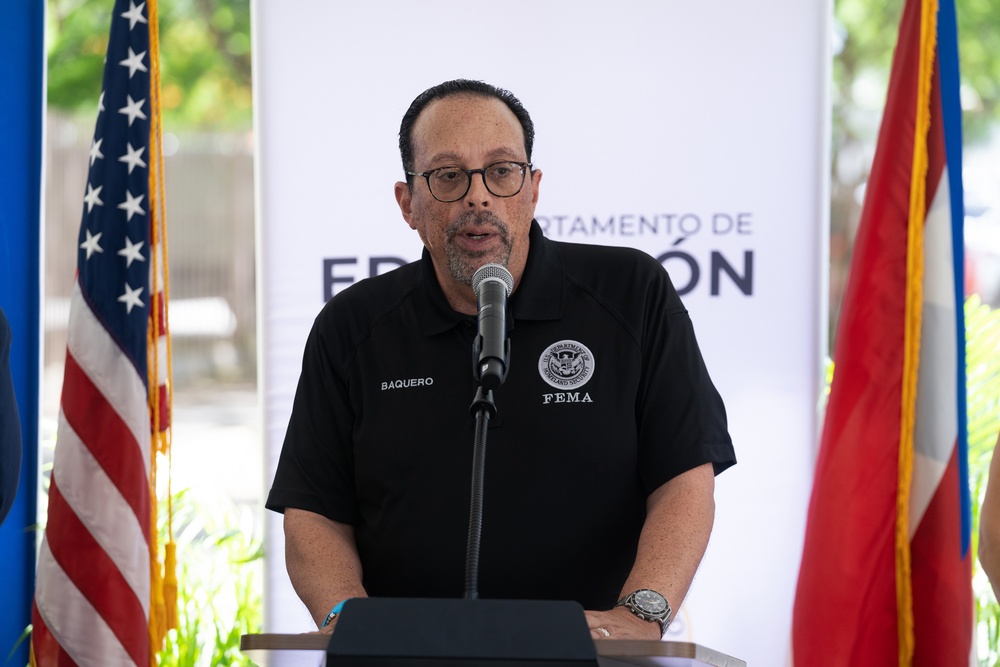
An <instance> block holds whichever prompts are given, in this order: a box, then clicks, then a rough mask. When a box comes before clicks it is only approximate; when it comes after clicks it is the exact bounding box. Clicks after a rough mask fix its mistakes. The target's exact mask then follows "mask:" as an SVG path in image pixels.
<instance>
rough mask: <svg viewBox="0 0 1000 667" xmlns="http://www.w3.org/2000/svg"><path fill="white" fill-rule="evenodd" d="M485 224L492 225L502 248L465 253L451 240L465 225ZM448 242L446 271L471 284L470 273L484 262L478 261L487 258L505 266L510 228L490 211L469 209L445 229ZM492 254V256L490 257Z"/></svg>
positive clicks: (511, 248)
mask: <svg viewBox="0 0 1000 667" xmlns="http://www.w3.org/2000/svg"><path fill="white" fill-rule="evenodd" d="M484 223H485V224H486V225H488V226H491V227H493V231H494V232H495V233H496V234H497V235H498V236H499V237H500V242H501V244H502V246H503V247H502V248H501V249H500V250H499V254H497V252H498V251H495V250H489V251H486V250H484V251H482V252H475V253H471V254H470V253H467V252H463V251H461V250H459V249H458V247H457V246H455V245H454V244H453V243H452V240H453V239H454V238H455V237H456V236H458V235H459V234H464V233H465V229H466V227H471V226H477V225H482V224H484ZM447 238H448V244H447V246H446V253H447V255H448V273H449V275H451V277H452V278H453V279H455V280H456V281H458V282H460V283H462V284H464V285H472V275H473V274H474V273H475V272H476V270H477V269H479V267H481V266H482V265H483V264H486V263H487V262H486V261H478V260H482V259H483V258H488V259H489V261H490V262H491V263H495V264H502V265H503V266H507V265H508V264H509V263H510V253H511V251H512V250H513V244H512V242H511V240H510V229H509V228H508V227H507V225H506V224H505V223H504V222H503V220H501V219H500V218H498V217H497V216H496V215H495V214H493V213H492V212H490V211H483V212H476V211H470V212H468V213H465V214H463V215H462V216H461V217H460V218H459V219H458V220H456V221H455V224H453V225H452V226H451V227H449V228H448V231H447ZM491 255H492V257H491Z"/></svg>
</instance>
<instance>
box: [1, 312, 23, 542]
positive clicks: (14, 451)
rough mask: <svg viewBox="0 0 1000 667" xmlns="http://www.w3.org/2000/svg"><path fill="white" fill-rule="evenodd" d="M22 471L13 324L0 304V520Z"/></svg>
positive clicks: (4, 516) (12, 499) (3, 515)
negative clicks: (12, 360)
mask: <svg viewBox="0 0 1000 667" xmlns="http://www.w3.org/2000/svg"><path fill="white" fill-rule="evenodd" d="M20 474H21V419H20V418H19V417H18V414H17V400H16V398H15V397H14V383H13V381H12V380H11V377H10V325H9V324H7V316H6V315H5V314H4V312H3V309H2V308H0V523H3V520H4V519H5V518H6V517H7V513H8V512H9V511H10V506H11V505H13V504H14V496H15V495H17V479H18V477H19V476H20Z"/></svg>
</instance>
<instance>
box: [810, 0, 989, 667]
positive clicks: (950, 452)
mask: <svg viewBox="0 0 1000 667" xmlns="http://www.w3.org/2000/svg"><path fill="white" fill-rule="evenodd" d="M960 112H961V110H960V108H959V103H958V49H957V34H956V24H955V5H954V0H941V3H940V7H938V2H937V1H936V0H906V3H905V7H904V9H903V16H902V21H901V24H900V29H899V39H898V42H897V45H896V52H895V55H894V58H893V65H892V73H891V76H890V81H889V92H888V97H887V101H886V107H885V112H884V115H883V118H882V127H881V129H880V132H879V138H878V145H877V148H876V153H875V159H874V162H873V164H872V171H871V178H870V179H869V182H868V187H867V190H866V192H865V203H864V208H863V212H862V215H861V223H860V226H859V229H858V235H857V240H856V244H855V249H854V257H853V260H852V265H851V274H850V280H849V283H848V287H847V292H846V294H845V296H844V304H843V309H842V313H841V317H840V324H839V329H838V333H837V343H836V349H835V353H834V361H835V362H836V371H835V373H834V378H833V385H832V387H831V392H830V401H829V405H828V407H827V412H826V420H825V423H824V428H823V436H822V441H821V445H820V451H819V459H818V461H817V464H816V475H815V481H814V485H813V491H812V498H811V501H810V504H809V513H808V522H807V525H806V539H805V547H804V551H803V556H802V566H801V570H800V572H799V581H798V589H797V591H796V597H795V608H794V613H793V636H792V643H793V655H794V663H795V665H796V666H797V667H826V666H833V667H838V666H845V667H846V666H848V665H850V666H851V667H866V666H871V667H886V666H887V665H899V666H900V667H910V666H911V665H920V666H925V667H944V666H946V665H947V666H949V667H953V666H961V665H968V664H969V663H970V656H971V653H972V639H973V625H974V621H973V603H972V554H971V553H970V529H969V498H968V496H969V490H968V481H967V478H968V473H967V454H966V447H965V355H964V352H965V333H964V315H963V303H964V294H963V287H964V285H963V280H962V270H963V266H962V264H963V262H962V254H963V252H962V250H963V248H962V246H963V243H962V222H963V217H964V211H963V205H962V181H961V165H962V161H961V130H960V128H961V125H960V123H961V120H960V118H961V116H960Z"/></svg>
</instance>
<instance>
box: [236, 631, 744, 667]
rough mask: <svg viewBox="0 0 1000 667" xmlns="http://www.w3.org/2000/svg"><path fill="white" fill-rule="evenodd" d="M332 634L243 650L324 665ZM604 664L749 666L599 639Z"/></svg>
mask: <svg viewBox="0 0 1000 667" xmlns="http://www.w3.org/2000/svg"><path fill="white" fill-rule="evenodd" d="M329 643H330V636H329V635H320V634H315V633H314V634H302V635H279V634H260V635H243V636H242V637H241V638H240V650H241V651H242V652H243V653H244V654H246V656H247V657H248V658H250V659H251V660H253V661H254V662H255V663H256V664H257V665H258V666H259V667H322V666H323V664H324V662H325V660H326V646H327V644H329ZM594 646H595V647H596V648H597V662H598V663H599V664H600V665H601V667H622V666H629V665H639V666H640V667H746V664H747V663H746V662H745V661H743V660H739V659H738V658H734V657H732V656H729V655H726V654H725V653H719V652H718V651H713V650H712V649H710V648H705V647H704V646H699V645H698V644H693V643H690V642H658V641H642V640H636V639H600V640H597V641H595V642H594Z"/></svg>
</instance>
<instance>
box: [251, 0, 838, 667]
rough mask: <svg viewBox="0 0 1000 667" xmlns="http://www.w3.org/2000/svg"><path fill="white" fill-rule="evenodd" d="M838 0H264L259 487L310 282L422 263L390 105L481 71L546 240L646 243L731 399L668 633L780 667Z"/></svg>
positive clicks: (269, 623) (813, 363)
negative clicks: (689, 582) (527, 124)
mask: <svg viewBox="0 0 1000 667" xmlns="http://www.w3.org/2000/svg"><path fill="white" fill-rule="evenodd" d="M830 5H831V3H830V2H829V0H827V1H826V2H802V1H801V0H765V1H764V2H763V3H745V2H740V1H738V0H714V1H708V2H701V3H691V2H678V1H675V0H671V1H664V2H648V1H644V0H620V1H619V2H616V3H614V7H613V8H612V7H611V5H610V4H609V3H601V2H592V1H582V0H559V1H555V0H552V1H547V2H517V1H514V2H510V3H507V4H506V5H504V4H500V5H498V4H496V3H489V4H484V5H480V4H477V3H458V4H456V3H455V2H454V1H450V2H442V1H440V0H424V1H422V2H408V3H395V2H364V3H360V2H359V3H330V2H325V1H324V0H285V1H284V2H280V3H279V2H275V1H273V0H255V3H254V7H253V9H254V16H253V18H254V56H255V65H254V75H255V91H254V92H255V114H256V124H257V159H258V163H257V167H258V171H257V179H258V190H257V192H258V198H259V199H258V209H257V215H258V252H259V267H258V268H259V271H258V280H259V289H258V294H259V296H260V298H261V308H260V312H261V322H260V328H259V331H260V341H261V356H262V358H261V363H260V369H261V390H262V396H263V400H264V406H265V416H264V419H265V428H264V433H265V437H266V452H267V454H266V456H267V461H266V465H265V471H266V472H265V475H266V479H265V480H264V484H265V487H266V488H267V487H269V486H270V482H271V476H272V475H273V471H274V467H275V464H276V461H277V456H278V452H279V450H280V447H281V442H282V439H283V436H284V432H285V427H286V424H287V421H288V415H289V412H290V409H291V402H292V396H293V394H294V390H295V385H296V382H297V379H298V374H299V369H300V365H301V354H302V347H303V344H304V342H305V338H306V335H307V333H308V330H309V327H310V325H311V323H312V320H313V318H314V317H315V315H316V313H317V312H318V311H319V309H320V308H321V307H322V305H323V303H324V302H325V300H326V298H327V297H328V296H329V295H330V294H332V293H335V292H336V291H338V290H339V289H342V288H343V287H345V286H347V285H349V284H350V283H351V282H354V281H357V280H360V279H362V278H364V277H367V276H368V275H370V274H372V273H379V272H383V271H386V270H389V269H392V268H394V267H395V266H396V265H398V264H399V263H401V262H408V261H413V260H415V259H418V258H419V257H420V250H421V244H420V241H419V239H418V237H417V236H416V233H415V232H413V231H411V230H410V229H409V228H408V227H407V226H406V223H405V222H404V221H403V219H402V218H401V216H400V214H399V210H398V208H397V207H396V203H395V200H394V198H393V194H392V186H393V184H394V183H395V182H396V181H397V180H400V178H401V176H402V168H401V166H400V162H399V153H398V149H397V140H398V138H397V133H398V129H399V121H400V118H401V117H402V115H403V113H404V111H405V110H406V108H407V107H408V106H409V103H410V101H411V100H412V99H413V98H414V97H415V96H416V95H417V94H418V93H420V92H421V91H423V90H424V89H425V88H428V87H430V86H432V85H435V84H437V83H440V82H442V81H445V80H448V79H453V78H459V77H463V78H473V79H481V80H485V81H487V82H489V83H493V84H495V85H499V86H501V87H504V88H508V89H510V90H511V91H512V92H513V93H514V94H515V95H516V96H518V97H519V98H520V100H521V101H522V102H523V103H524V104H525V106H526V107H527V109H528V110H529V112H530V113H531V115H532V118H533V120H534V121H535V125H536V130H537V138H536V144H535V150H534V155H533V162H534V163H535V165H536V166H537V167H538V168H540V169H541V170H542V171H543V173H544V178H543V179H542V184H541V195H540V198H539V204H538V207H537V210H536V213H537V218H538V221H539V222H540V224H541V225H542V226H543V228H544V229H545V231H546V233H547V235H548V236H550V237H552V238H555V239H562V240H570V241H580V242H593V243H604V244H613V245H632V246H636V247H639V248H642V249H644V250H646V251H647V252H649V253H650V254H651V255H653V256H654V257H658V258H660V260H661V262H662V263H663V264H664V266H665V267H666V268H667V270H668V271H669V272H670V274H671V276H672V277H673V280H674V283H675V285H676V286H677V287H678V289H679V291H681V293H682V297H683V300H684V302H685V304H686V306H687V308H688V310H689V311H690V312H691V316H692V319H693V321H694V324H695V329H696V331H697V332H698V336H699V340H700V342H701V344H702V349H703V351H704V354H705V357H706V360H707V363H708V367H709V370H710V372H711V373H712V375H713V378H714V379H715V381H716V384H717V385H718V387H719V390H720V392H721V393H722V396H723V398H724V399H725V401H726V406H727V409H728V412H729V418H730V428H731V432H732V435H733V440H734V443H735V446H736V453H737V458H738V460H739V463H738V465H737V466H736V467H734V468H732V469H731V470H729V471H727V472H725V473H724V474H723V475H721V476H720V477H719V478H717V481H716V506H717V512H716V523H715V529H714V532H713V534H712V539H711V543H710V545H709V548H708V552H707V554H706V556H705V559H704V561H703V563H702V566H701V568H700V570H699V572H698V575H697V577H696V578H695V582H694V585H693V587H692V589H691V592H690V594H689V596H688V599H687V600H686V601H685V602H684V605H683V607H682V609H681V610H680V612H679V613H678V617H677V621H676V622H675V623H674V624H673V625H672V626H671V630H670V633H669V634H668V636H667V638H668V639H675V640H685V641H695V642H697V643H700V644H703V645H705V646H708V647H711V648H714V649H717V650H720V651H723V652H725V653H729V654H731V655H735V656H737V657H739V658H742V659H744V660H747V661H749V662H750V664H755V665H778V664H783V663H785V662H787V660H788V645H789V637H790V626H791V607H792V600H793V596H794V589H795V580H796V575H797V572H798V564H799V557H800V551H801V543H802V537H803V531H804V522H805V510H806V505H807V503H808V495H809V489H810V486H811V479H812V468H813V457H814V451H815V446H816V434H817V428H818V424H817V404H818V401H819V389H820V386H821V379H820V366H821V358H822V353H823V350H825V328H826V315H825V310H826V299H825V290H826V280H825V274H826V270H827V260H826V235H827V199H828V197H827V187H826V179H827V148H826V145H827V136H828V126H827V125H828V121H827V119H828V111H827V109H828V100H827V80H828V77H829V64H828V63H829V59H830V54H829V46H828V45H829V30H830V18H829V16H830V13H831V7H830ZM470 446H471V444H470ZM267 530H268V543H267V555H268V560H267V571H268V575H267V595H266V599H267V602H266V621H265V624H266V629H267V631H268V632H302V631H306V630H309V629H311V628H312V625H311V621H310V619H309V617H308V615H307V614H306V613H305V609H304V607H303V606H302V605H301V603H300V602H299V601H298V598H297V597H296V596H295V594H294V592H293V591H292V589H291V586H290V584H289V583H288V578H287V575H286V573H285V569H284V561H283V557H282V556H283V542H282V539H281V537H282V536H281V519H280V516H278V515H274V514H270V513H269V516H268V518H267Z"/></svg>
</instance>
